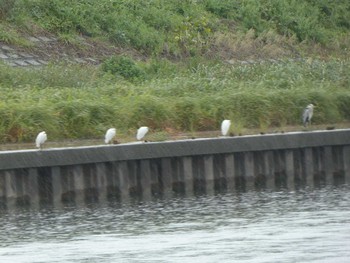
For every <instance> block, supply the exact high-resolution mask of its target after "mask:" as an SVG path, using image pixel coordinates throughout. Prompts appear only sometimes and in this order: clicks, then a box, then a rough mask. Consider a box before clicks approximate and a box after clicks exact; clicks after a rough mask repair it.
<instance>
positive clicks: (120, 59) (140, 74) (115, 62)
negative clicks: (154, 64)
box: [102, 56, 145, 80]
mask: <svg viewBox="0 0 350 263" xmlns="http://www.w3.org/2000/svg"><path fill="white" fill-rule="evenodd" d="M102 71H104V72H109V73H111V74H113V75H116V76H121V77H123V78H125V79H127V80H136V79H144V78H145V72H144V71H143V70H142V69H141V68H140V67H139V66H138V65H137V64H136V63H135V62H134V61H133V60H132V59H131V58H129V57H126V56H113V57H111V58H108V59H106V60H105V61H104V62H103V63H102Z"/></svg>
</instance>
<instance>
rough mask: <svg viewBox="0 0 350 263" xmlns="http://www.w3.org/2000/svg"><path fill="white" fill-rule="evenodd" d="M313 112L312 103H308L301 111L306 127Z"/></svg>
mask: <svg viewBox="0 0 350 263" xmlns="http://www.w3.org/2000/svg"><path fill="white" fill-rule="evenodd" d="M313 113H314V105H313V104H309V105H307V106H306V108H305V109H304V112H303V125H304V127H306V126H307V125H308V124H310V123H311V118H312V115H313Z"/></svg>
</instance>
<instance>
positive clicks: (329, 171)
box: [323, 146, 334, 184]
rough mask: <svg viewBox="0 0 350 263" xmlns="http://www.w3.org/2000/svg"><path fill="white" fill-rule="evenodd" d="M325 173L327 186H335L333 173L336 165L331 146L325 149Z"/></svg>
mask: <svg viewBox="0 0 350 263" xmlns="http://www.w3.org/2000/svg"><path fill="white" fill-rule="evenodd" d="M323 163H324V173H325V177H326V183H327V184H333V183H334V180H333V172H334V164H333V152H332V147H331V146H325V147H324V162H323Z"/></svg>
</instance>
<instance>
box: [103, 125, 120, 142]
mask: <svg viewBox="0 0 350 263" xmlns="http://www.w3.org/2000/svg"><path fill="white" fill-rule="evenodd" d="M116 133H117V131H116V129H115V128H110V129H108V130H107V132H106V135H105V143H113V138H114V136H115V135H116Z"/></svg>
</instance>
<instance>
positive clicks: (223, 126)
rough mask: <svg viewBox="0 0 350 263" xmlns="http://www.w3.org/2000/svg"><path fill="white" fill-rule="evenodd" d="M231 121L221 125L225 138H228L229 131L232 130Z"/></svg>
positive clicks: (225, 121)
mask: <svg viewBox="0 0 350 263" xmlns="http://www.w3.org/2000/svg"><path fill="white" fill-rule="evenodd" d="M230 126H231V121H230V120H223V121H222V123H221V134H222V135H223V136H226V135H227V133H228V131H229V130H230Z"/></svg>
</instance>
